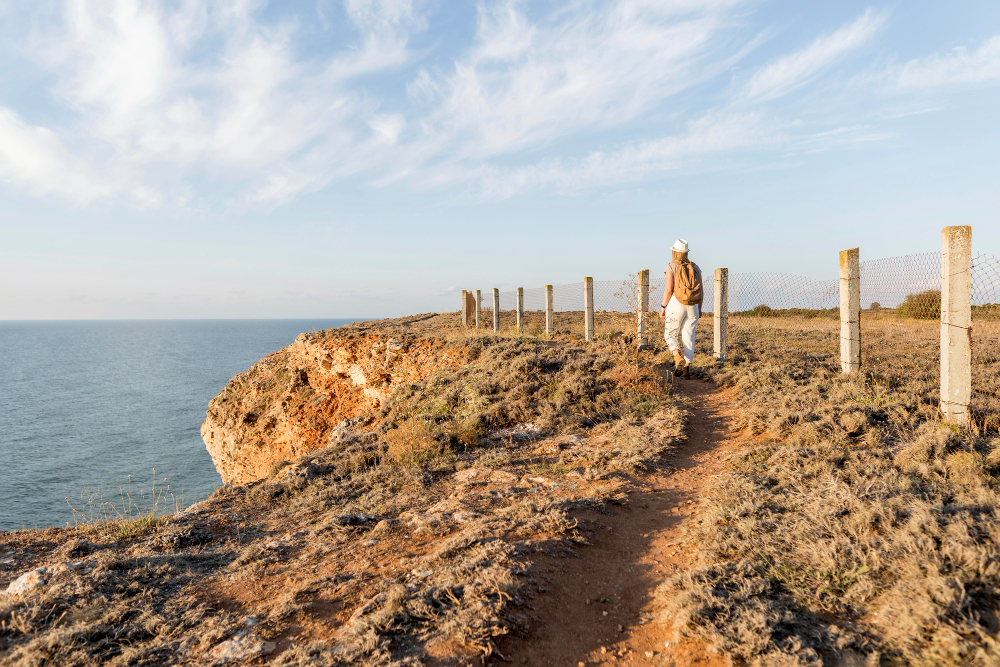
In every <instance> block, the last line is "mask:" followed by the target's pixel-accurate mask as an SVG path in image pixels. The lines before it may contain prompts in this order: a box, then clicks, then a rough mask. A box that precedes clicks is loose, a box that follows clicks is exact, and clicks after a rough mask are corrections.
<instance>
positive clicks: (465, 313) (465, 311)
mask: <svg viewBox="0 0 1000 667" xmlns="http://www.w3.org/2000/svg"><path fill="white" fill-rule="evenodd" d="M468 293H469V292H468V290H462V328H463V329H464V328H465V327H467V326H469V303H468V301H466V295H467V294H468Z"/></svg>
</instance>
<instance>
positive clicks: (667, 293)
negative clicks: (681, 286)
mask: <svg viewBox="0 0 1000 667" xmlns="http://www.w3.org/2000/svg"><path fill="white" fill-rule="evenodd" d="M663 273H664V274H666V276H667V279H666V281H664V283H663V299H662V300H661V301H660V319H666V317H667V303H668V302H669V301H670V297H672V296H673V295H674V274H673V273H671V272H670V271H664V272H663Z"/></svg>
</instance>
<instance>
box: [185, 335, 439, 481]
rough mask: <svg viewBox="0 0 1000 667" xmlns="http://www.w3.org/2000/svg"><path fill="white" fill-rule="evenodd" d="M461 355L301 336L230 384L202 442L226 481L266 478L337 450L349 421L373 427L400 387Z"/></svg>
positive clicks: (433, 345) (430, 345) (425, 344)
mask: <svg viewBox="0 0 1000 667" xmlns="http://www.w3.org/2000/svg"><path fill="white" fill-rule="evenodd" d="M458 354H459V353H458V352H456V351H454V350H445V349H444V347H443V345H442V344H441V343H439V342H435V341H429V340H423V339H421V340H413V341H400V340H396V339H392V338H384V337H379V336H376V335H367V336H361V335H355V336H353V337H352V336H348V335H337V336H334V335H330V334H329V333H326V332H318V333H307V334H301V335H299V337H298V338H296V339H295V342H294V343H292V344H291V345H289V346H288V347H286V348H284V349H283V350H280V351H278V352H275V353H274V354H271V355H269V356H267V357H265V358H264V359H261V360H260V361H259V362H257V363H256V364H254V366H253V367H252V368H251V369H250V370H249V371H247V372H246V373H242V374H240V375H237V376H236V377H234V378H233V379H232V380H230V381H229V384H228V385H226V388H225V389H223V390H222V392H221V393H220V394H219V395H218V396H216V397H215V398H213V399H212V400H211V402H210V403H209V404H208V414H207V417H206V419H205V423H204V424H202V426H201V437H202V439H203V440H204V441H205V446H206V447H207V448H208V452H209V454H211V455H212V461H213V462H214V463H215V468H216V470H218V471H219V474H220V475H222V480H223V481H224V482H226V483H227V484H243V483H245V482H249V481H252V480H255V479H260V478H261V477H266V476H267V474H268V473H269V472H270V471H271V469H272V467H273V466H274V465H275V464H276V463H278V462H280V461H294V460H295V459H296V458H297V457H299V456H301V455H303V454H307V453H308V452H310V451H312V450H315V449H319V448H321V447H325V446H327V445H328V444H331V437H334V438H336V436H337V434H338V432H339V431H336V428H337V426H338V425H341V424H343V422H344V421H345V420H355V421H357V422H361V423H366V422H367V423H368V425H369V427H370V426H371V424H372V423H373V422H374V421H375V419H376V415H377V411H378V410H379V408H380V407H381V406H382V404H383V403H384V401H385V400H386V399H387V398H388V397H389V396H390V395H391V394H392V392H393V391H395V389H396V388H397V387H398V386H399V385H401V384H404V383H408V382H412V381H414V380H416V379H420V378H422V377H425V376H426V375H427V374H428V373H430V372H432V371H433V370H435V369H436V368H439V367H440V366H441V365H442V364H448V365H454V364H457V363H458ZM341 430H343V428H341Z"/></svg>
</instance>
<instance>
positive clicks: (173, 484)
mask: <svg viewBox="0 0 1000 667" xmlns="http://www.w3.org/2000/svg"><path fill="white" fill-rule="evenodd" d="M361 319H363V318H356V319H355V318H315V319H113V320H0V460H2V461H4V471H3V472H4V475H3V482H2V483H0V530H13V529H17V528H22V527H25V528H36V527H48V526H62V525H66V524H73V523H74V522H75V520H76V519H77V517H76V516H75V514H74V510H73V509H72V508H71V505H72V506H73V507H75V508H76V510H77V511H87V510H94V509H95V508H97V507H99V504H100V501H99V499H100V498H101V497H102V496H103V497H104V498H105V499H108V500H113V501H115V502H116V503H118V502H120V501H119V498H120V491H119V490H120V489H126V490H127V489H128V487H129V485H130V484H131V489H132V492H133V497H136V496H138V495H139V494H140V493H142V494H144V495H145V498H146V499H147V501H148V498H149V495H150V492H151V489H152V488H153V487H154V486H155V488H156V489H157V492H158V493H160V494H161V495H160V496H159V497H160V506H161V507H162V508H164V509H173V507H175V506H186V505H190V504H191V503H193V502H197V501H199V500H202V499H204V498H206V497H207V496H208V495H209V494H211V492H212V491H213V490H214V489H215V488H216V487H218V486H219V485H220V484H221V483H222V482H221V479H220V477H219V474H218V473H217V472H216V470H215V466H214V465H213V464H212V460H211V457H210V456H209V455H208V452H207V451H206V449H205V445H204V443H203V442H202V440H201V434H200V427H201V424H202V422H203V421H204V420H205V411H206V409H207V407H208V402H209V400H211V399H212V397H214V396H215V395H216V394H218V393H219V391H221V390H222V388H223V387H225V385H226V383H227V382H229V380H230V379H231V378H232V377H233V376H235V375H238V374H239V373H243V372H245V371H246V370H247V369H249V368H250V367H251V366H252V365H253V364H254V363H256V362H257V361H258V360H259V359H261V358H263V357H265V356H267V355H268V354H270V353H272V352H275V351H277V350H280V349H281V348H283V347H285V346H286V345H288V344H290V343H291V342H292V341H294V340H295V337H296V336H298V335H299V334H300V333H303V332H308V331H319V330H322V329H330V328H335V327H338V326H343V325H345V324H348V323H351V322H357V321H360V320H361ZM154 469H155V472H154Z"/></svg>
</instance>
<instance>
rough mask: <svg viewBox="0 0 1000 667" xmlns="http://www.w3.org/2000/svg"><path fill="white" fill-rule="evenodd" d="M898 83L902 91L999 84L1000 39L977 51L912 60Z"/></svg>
mask: <svg viewBox="0 0 1000 667" xmlns="http://www.w3.org/2000/svg"><path fill="white" fill-rule="evenodd" d="M895 79H896V87H897V88H898V89H900V90H908V89H915V88H931V87H937V86H948V85H955V84H979V83H986V82H991V81H1000V35H996V36H994V37H991V38H990V39H988V40H986V42H984V43H983V45H982V46H980V47H979V48H978V49H976V50H975V51H971V52H970V51H969V50H968V49H966V48H965V47H958V48H956V49H954V50H952V51H951V52H949V53H947V54H944V55H940V54H935V55H932V56H928V57H926V58H916V59H914V60H911V61H910V62H908V63H906V64H905V65H904V66H903V67H902V68H900V70H899V71H898V73H897V74H896V75H895Z"/></svg>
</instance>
